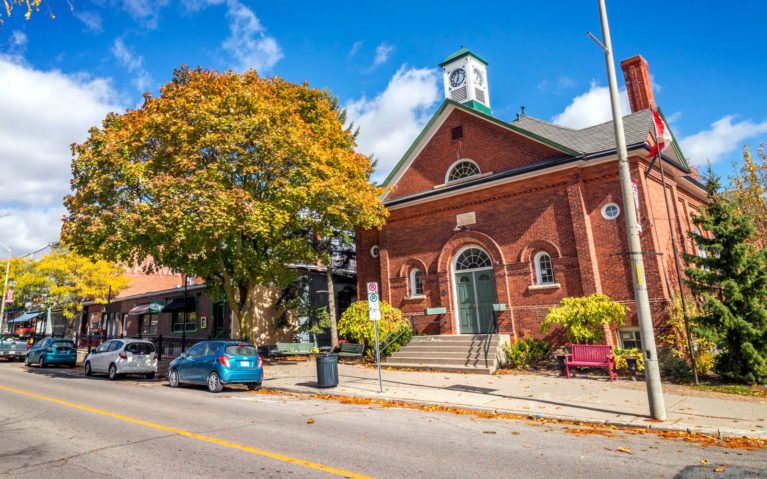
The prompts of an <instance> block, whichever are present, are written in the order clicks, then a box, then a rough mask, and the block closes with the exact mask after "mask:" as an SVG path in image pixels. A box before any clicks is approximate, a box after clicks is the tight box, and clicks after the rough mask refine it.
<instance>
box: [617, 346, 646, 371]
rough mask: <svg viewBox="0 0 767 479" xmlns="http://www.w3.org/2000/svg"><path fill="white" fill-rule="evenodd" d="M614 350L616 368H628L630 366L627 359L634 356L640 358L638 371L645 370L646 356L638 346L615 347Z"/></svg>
mask: <svg viewBox="0 0 767 479" xmlns="http://www.w3.org/2000/svg"><path fill="white" fill-rule="evenodd" d="M613 352H614V354H615V369H621V370H623V369H625V370H628V368H629V366H628V362H627V361H626V357H631V356H634V357H636V358H639V359H637V371H639V372H640V373H641V372H643V371H644V356H643V355H642V351H640V350H638V349H637V348H631V349H621V348H614V349H613Z"/></svg>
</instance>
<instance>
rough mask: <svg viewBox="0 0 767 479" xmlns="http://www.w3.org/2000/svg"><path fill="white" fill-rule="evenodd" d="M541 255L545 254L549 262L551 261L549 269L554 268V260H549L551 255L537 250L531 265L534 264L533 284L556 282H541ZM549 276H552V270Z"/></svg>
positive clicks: (552, 282) (544, 284)
mask: <svg viewBox="0 0 767 479" xmlns="http://www.w3.org/2000/svg"><path fill="white" fill-rule="evenodd" d="M543 255H546V256H548V257H549V262H551V269H552V270H553V269H554V262H553V261H551V255H550V254H548V253H547V252H545V251H539V252H537V253H536V254H535V256H534V257H533V266H535V284H536V286H546V285H550V284H557V283H555V282H554V281H553V280H552V281H550V282H546V283H544V282H543V278H542V277H541V263H540V259H541V257H542V256H543ZM551 276H552V277H553V276H554V271H552V272H551Z"/></svg>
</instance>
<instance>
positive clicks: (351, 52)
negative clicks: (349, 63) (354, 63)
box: [349, 40, 364, 57]
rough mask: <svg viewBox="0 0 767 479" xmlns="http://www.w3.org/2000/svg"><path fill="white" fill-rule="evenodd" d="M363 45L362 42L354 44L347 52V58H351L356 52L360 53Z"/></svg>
mask: <svg viewBox="0 0 767 479" xmlns="http://www.w3.org/2000/svg"><path fill="white" fill-rule="evenodd" d="M363 43H364V42H363V41H362V40H359V41H356V42H354V45H352V49H351V50H349V56H350V57H353V56H354V55H356V54H357V52H358V51H360V48H362V44H363Z"/></svg>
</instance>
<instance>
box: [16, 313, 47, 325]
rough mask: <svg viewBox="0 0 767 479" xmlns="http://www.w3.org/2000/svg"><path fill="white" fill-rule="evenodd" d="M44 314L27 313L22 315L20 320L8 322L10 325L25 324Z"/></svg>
mask: <svg viewBox="0 0 767 479" xmlns="http://www.w3.org/2000/svg"><path fill="white" fill-rule="evenodd" d="M42 313H43V312H42V311H37V312H36V313H26V314H22V315H21V316H19V317H18V318H14V319H10V320H8V322H9V323H23V322H25V321H29V320H30V319H34V318H36V317H38V316H39V315H41V314H42Z"/></svg>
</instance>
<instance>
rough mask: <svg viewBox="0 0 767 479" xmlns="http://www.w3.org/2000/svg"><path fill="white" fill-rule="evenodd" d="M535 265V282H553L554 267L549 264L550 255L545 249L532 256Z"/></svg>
mask: <svg viewBox="0 0 767 479" xmlns="http://www.w3.org/2000/svg"><path fill="white" fill-rule="evenodd" d="M533 264H534V266H535V281H536V283H537V284H552V283H554V268H552V265H551V256H549V254H548V253H547V252H545V251H540V252H539V253H537V254H536V255H535V257H534V258H533Z"/></svg>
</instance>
